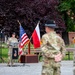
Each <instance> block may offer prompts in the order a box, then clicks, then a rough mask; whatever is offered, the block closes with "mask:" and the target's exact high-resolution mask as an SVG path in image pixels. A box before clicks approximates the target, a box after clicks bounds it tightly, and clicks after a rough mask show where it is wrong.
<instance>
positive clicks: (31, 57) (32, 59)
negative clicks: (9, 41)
mask: <svg viewBox="0 0 75 75" xmlns="http://www.w3.org/2000/svg"><path fill="white" fill-rule="evenodd" d="M38 62H39V60H38V55H35V54H27V55H22V56H21V63H38Z"/></svg>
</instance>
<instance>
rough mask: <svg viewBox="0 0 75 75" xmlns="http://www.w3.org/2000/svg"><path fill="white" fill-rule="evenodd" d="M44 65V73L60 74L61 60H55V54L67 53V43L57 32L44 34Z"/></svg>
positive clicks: (45, 74)
mask: <svg viewBox="0 0 75 75" xmlns="http://www.w3.org/2000/svg"><path fill="white" fill-rule="evenodd" d="M41 49H42V52H43V62H44V63H43V66H42V75H60V62H55V59H54V58H55V55H57V54H59V53H61V54H62V56H63V57H64V55H65V51H66V50H65V44H64V41H63V39H62V38H61V37H60V36H58V35H57V34H56V32H54V31H53V32H50V33H46V34H44V35H43V36H42V46H41Z"/></svg>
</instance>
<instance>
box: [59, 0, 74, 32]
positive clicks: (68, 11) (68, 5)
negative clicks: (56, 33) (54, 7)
mask: <svg viewBox="0 0 75 75" xmlns="http://www.w3.org/2000/svg"><path fill="white" fill-rule="evenodd" d="M58 9H59V11H60V12H61V13H62V17H63V19H64V20H65V25H66V27H67V31H68V32H69V31H75V0H60V5H59V7H58Z"/></svg>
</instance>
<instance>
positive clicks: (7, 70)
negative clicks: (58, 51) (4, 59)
mask: <svg viewBox="0 0 75 75" xmlns="http://www.w3.org/2000/svg"><path fill="white" fill-rule="evenodd" d="M61 64H62V66H61V75H73V62H72V61H62V62H61ZM15 65H16V66H14V67H8V66H7V64H5V63H1V64H0V75H41V70H42V62H40V63H32V64H25V66H23V64H20V63H17V64H15Z"/></svg>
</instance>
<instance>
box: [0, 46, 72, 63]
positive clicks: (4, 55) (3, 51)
mask: <svg viewBox="0 0 75 75" xmlns="http://www.w3.org/2000/svg"><path fill="white" fill-rule="evenodd" d="M67 47H68V46H67ZM70 47H73V45H71V46H70ZM2 58H3V59H4V62H7V59H8V48H2ZM39 58H40V61H41V60H42V57H39ZM63 60H69V58H68V52H67V53H66V56H65V58H64V59H63ZM70 60H73V52H70ZM1 62H2V61H1V59H0V63H1Z"/></svg>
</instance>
